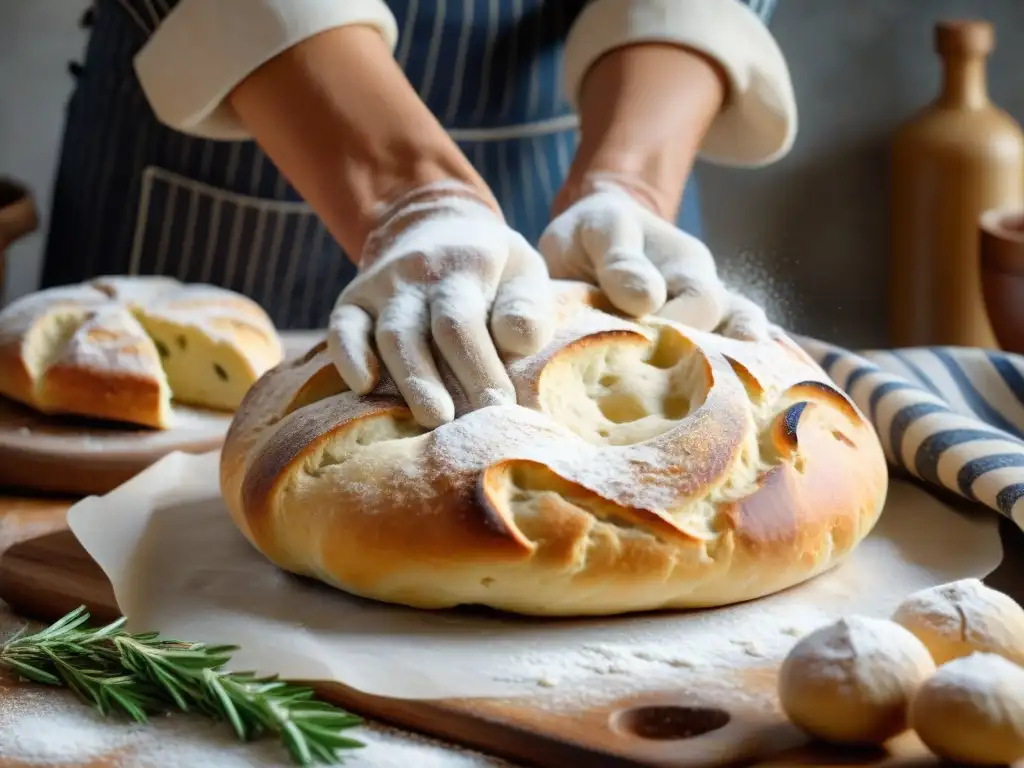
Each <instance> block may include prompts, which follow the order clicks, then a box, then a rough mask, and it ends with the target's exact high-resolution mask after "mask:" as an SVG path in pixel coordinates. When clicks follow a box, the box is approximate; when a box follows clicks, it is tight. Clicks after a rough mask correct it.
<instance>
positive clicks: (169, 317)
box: [0, 276, 283, 429]
mask: <svg viewBox="0 0 1024 768" xmlns="http://www.w3.org/2000/svg"><path fill="white" fill-rule="evenodd" d="M282 354H283V351H282V346H281V341H280V338H279V337H278V335H277V332H276V330H275V329H274V326H273V324H272V322H271V321H270V318H269V317H268V316H267V315H266V313H265V312H264V311H263V310H262V309H261V308H260V307H259V306H258V305H257V304H255V303H254V302H252V301H250V300H249V299H247V298H245V297H244V296H241V295H239V294H236V293H234V292H231V291H226V290H222V289H218V288H214V287H212V286H205V285H183V284H181V283H179V282H177V281H176V280H173V279H171V278H164V277H129V276H113V277H103V278H98V279H96V280H94V281H92V282H90V283H87V284H84V285H78V286H70V287H62V288H54V289H49V290H45V291H40V292H38V293H35V294H32V295H30V296H27V297H24V298H22V299H19V300H18V301H15V302H14V303H12V304H11V305H10V306H8V307H7V308H6V309H4V310H3V312H0V394H2V395H5V396H7V397H10V398H11V399H14V400H17V401H18V402H21V403H23V404H25V405H28V406H30V407H32V408H35V409H36V410H38V411H41V412H43V413H55V414H56V413H60V414H74V415H78V416H84V417H91V418H99V419H107V420H114V421H121V422H127V423H132V424H138V425H141V426H146V427H153V428H158V429H166V428H168V427H170V426H171V425H172V420H173V419H172V415H173V411H172V408H171V401H172V399H174V400H176V401H178V402H181V403H188V404H190V405H195V406H199V407H204V408H211V409H215V410H225V411H232V410H234V409H235V408H237V406H238V404H239V403H240V402H241V400H242V397H243V396H244V395H245V392H246V391H247V390H248V388H249V387H250V386H251V385H252V384H253V382H255V381H256V379H258V378H259V377H260V376H261V375H262V374H263V373H264V372H265V371H266V370H268V369H269V368H271V367H273V366H274V365H276V364H277V363H278V362H280V360H281V357H282Z"/></svg>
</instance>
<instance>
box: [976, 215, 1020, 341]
mask: <svg viewBox="0 0 1024 768" xmlns="http://www.w3.org/2000/svg"><path fill="white" fill-rule="evenodd" d="M979 236H980V240H979V250H980V255H981V287H982V293H983V294H984V297H985V308H986V310H987V311H988V318H989V322H990V323H991V324H992V330H993V331H994V332H995V335H996V338H997V339H998V340H999V346H1000V347H1001V348H1002V349H1004V350H1006V351H1007V352H1016V353H1018V354H1024V208H1002V209H996V210H991V211H986V212H985V213H983V214H982V215H981V219H980V222H979Z"/></svg>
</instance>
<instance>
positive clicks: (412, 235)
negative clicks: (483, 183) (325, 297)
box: [327, 182, 552, 427]
mask: <svg viewBox="0 0 1024 768" xmlns="http://www.w3.org/2000/svg"><path fill="white" fill-rule="evenodd" d="M359 267H360V273H359V275H358V276H357V277H356V278H355V280H353V281H352V283H350V284H349V285H348V286H347V287H346V288H345V290H344V291H343V292H342V294H341V296H339V298H338V302H337V304H336V305H335V308H334V311H333V312H332V314H331V318H330V322H329V328H328V336H327V341H328V348H329V350H330V354H331V358H332V359H333V361H334V363H335V365H336V366H337V367H338V371H339V373H340V374H341V377H342V378H343V379H344V380H345V383H346V384H347V385H348V386H349V387H351V389H352V390H354V391H355V392H357V393H359V394H367V393H369V392H370V391H372V390H373V388H374V387H375V386H376V385H377V382H378V380H379V378H380V367H379V362H380V361H379V360H378V358H377V354H376V353H375V352H374V348H373V347H374V345H373V343H371V342H376V349H377V352H379V354H380V358H381V360H382V361H383V363H384V365H385V366H386V367H387V370H388V372H389V373H390V374H391V377H392V378H393V379H394V380H395V383H396V384H397V385H398V388H399V389H400V390H401V392H402V395H403V396H404V398H405V401H406V403H407V404H408V405H409V408H410V409H411V410H412V414H413V417H414V418H415V419H416V421H417V422H419V423H420V424H422V425H423V426H425V427H435V426H438V425H440V424H443V423H445V422H448V421H451V420H452V419H453V418H454V417H455V405H454V402H453V400H452V396H451V394H450V393H449V392H448V391H447V390H446V388H445V386H444V384H443V383H442V379H441V376H440V373H439V371H438V366H437V362H436V361H435V359H434V357H433V354H432V352H431V345H430V343H429V342H430V340H431V338H432V339H433V341H434V346H435V347H436V349H437V350H438V351H439V352H440V354H441V355H442V356H443V358H444V361H445V363H447V365H448V367H449V368H450V369H451V371H452V373H453V374H454V375H455V377H456V378H457V379H458V381H459V384H460V385H461V386H462V388H463V390H464V392H465V394H466V397H467V398H468V399H469V401H470V404H471V405H472V407H474V408H482V407H485V406H488V405H500V404H508V403H515V401H516V394H515V388H514V387H513V385H512V382H511V380H510V379H509V377H508V374H507V373H506V371H505V366H504V365H503V363H502V360H501V357H500V353H506V354H513V355H525V354H531V353H533V352H535V351H537V350H538V349H540V348H541V347H542V346H543V345H544V344H545V343H546V341H547V340H548V337H549V336H550V333H551V328H550V323H551V310H552V307H551V296H552V294H551V290H550V283H549V279H548V274H547V270H546V268H545V265H544V260H543V259H542V258H541V256H540V254H538V253H537V252H536V251H535V250H534V249H533V248H532V247H530V245H529V243H527V241H526V240H525V239H524V238H523V237H522V236H521V235H519V234H518V233H517V232H515V231H513V230H512V229H511V228H510V227H509V226H508V225H507V224H506V223H505V222H504V221H503V220H502V218H501V217H500V216H499V215H498V214H496V213H495V212H494V211H493V210H492V209H491V208H490V207H489V206H488V205H487V204H486V203H485V202H484V201H483V200H482V199H481V198H480V197H479V196H478V195H477V193H475V192H474V191H473V190H471V189H470V188H469V187H467V186H464V185H462V184H459V183H456V182H443V183H437V184H431V185H428V186H425V187H422V188H420V189H418V190H415V191H413V192H411V193H409V194H407V195H406V196H405V197H403V198H402V199H400V200H399V201H397V202H396V203H394V204H393V205H391V206H390V207H389V209H388V210H387V211H386V212H385V213H384V214H383V215H382V216H381V218H380V220H379V223H378V225H377V227H376V229H375V230H374V231H373V232H372V233H371V235H370V237H369V238H368V239H367V241H366V245H365V247H364V249H363V253H362V258H361V259H360V264H359Z"/></svg>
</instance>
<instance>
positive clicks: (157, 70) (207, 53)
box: [135, 0, 398, 140]
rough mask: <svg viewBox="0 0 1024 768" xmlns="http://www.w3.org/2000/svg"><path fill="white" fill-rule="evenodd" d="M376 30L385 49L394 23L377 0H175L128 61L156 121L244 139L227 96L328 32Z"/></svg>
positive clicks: (391, 41)
mask: <svg viewBox="0 0 1024 768" xmlns="http://www.w3.org/2000/svg"><path fill="white" fill-rule="evenodd" d="M349 24H365V25H369V26H373V27H376V28H377V29H378V30H379V31H380V33H381V35H382V36H383V37H384V39H385V40H387V42H388V44H389V45H390V46H391V49H392V51H393V50H394V48H395V44H396V42H397V39H398V27H397V24H396V22H395V17H394V16H393V15H392V13H391V11H390V9H389V8H388V7H387V5H386V4H385V3H384V0H181V1H180V2H179V3H178V5H177V6H176V7H175V8H174V10H172V11H171V12H170V14H168V16H167V17H166V18H165V19H164V20H163V22H162V23H161V24H160V26H159V27H157V29H156V31H155V32H154V33H153V35H152V37H150V39H149V41H148V42H147V43H146V45H145V46H144V47H143V48H142V50H141V51H139V53H138V55H137V56H136V57H135V72H136V74H137V75H138V77H139V82H140V83H141V84H142V90H143V91H144V92H145V94H146V98H147V99H148V100H149V104H150V106H151V107H152V108H153V111H154V112H155V113H156V115H157V117H158V118H159V119H160V121H161V122H163V123H165V124H166V125H169V126H170V127H172V128H175V129H177V130H179V131H183V132H185V133H190V134H193V135H196V136H202V137H204V138H210V139H235V140H238V139H248V138H250V136H249V134H248V132H247V131H246V130H245V128H244V127H243V126H242V124H241V122H240V121H239V120H238V117H237V115H235V113H234V110H232V109H231V107H230V106H229V105H228V103H227V101H226V99H227V96H228V94H230V93H231V91H232V90H233V89H234V88H235V86H237V85H238V84H239V83H240V82H242V80H244V79H245V78H246V77H247V76H248V75H249V74H251V73H252V72H253V71H255V70H256V69H257V68H258V67H259V66H260V65H261V64H263V63H264V62H266V61H269V60H270V59H272V58H273V57H274V56H276V55H277V54H279V53H281V52H282V51H285V50H287V49H288V48H290V47H292V46H293V45H296V44H297V43H300V42H302V41H303V40H305V39H307V38H310V37H313V36H314V35H317V34H319V33H320V32H324V31H326V30H328V29H332V28H334V27H342V26H346V25H349Z"/></svg>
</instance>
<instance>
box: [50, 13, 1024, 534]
mask: <svg viewBox="0 0 1024 768" xmlns="http://www.w3.org/2000/svg"><path fill="white" fill-rule="evenodd" d="M585 2H586V0H391V2H389V5H390V7H391V9H392V11H393V12H394V14H395V17H396V19H397V20H398V23H399V29H400V31H401V34H400V39H399V44H398V48H397V51H396V55H397V57H398V59H399V61H400V62H401V64H402V66H403V69H404V70H405V72H406V74H407V76H408V77H409V78H410V80H411V82H412V84H413V85H414V87H415V88H416V89H417V90H418V92H419V93H420V95H421V96H422V97H423V99H424V100H425V101H426V103H427V104H428V105H429V106H430V107H431V109H432V111H433V112H434V114H435V115H437V116H438V118H439V119H440V120H441V122H442V124H443V125H445V126H446V127H447V128H448V129H449V130H450V132H451V133H452V135H453V137H454V138H455V139H456V140H457V141H458V143H459V145H460V146H461V147H462V148H463V150H464V151H465V152H466V154H467V156H468V157H469V159H470V160H471V161H472V162H473V164H474V165H475V166H476V168H477V169H478V171H479V172H480V173H481V175H482V176H483V177H484V178H485V179H486V180H487V182H488V183H489V184H490V185H491V187H492V189H493V190H494V193H495V195H496V196H497V198H498V200H499V201H500V202H501V204H502V207H503V209H504V210H505V213H506V215H507V216H508V218H509V219H510V221H511V223H512V225H513V226H514V227H516V228H517V229H519V230H520V231H522V232H523V234H524V235H526V236H527V237H528V238H530V239H531V240H532V241H534V242H536V240H537V238H538V237H539V234H540V232H541V231H542V229H543V227H544V225H545V224H546V223H547V217H548V211H549V209H550V204H551V200H552V198H553V196H554V195H555V193H556V192H557V190H558V187H559V185H560V184H561V182H562V180H563V178H564V177H565V173H566V169H567V167H568V165H569V163H570V161H571V159H572V156H573V152H574V151H575V148H576V132H575V121H574V118H573V116H572V112H571V110H570V108H569V106H568V104H567V103H566V101H565V99H564V94H562V92H561V89H560V84H561V66H562V44H563V41H564V39H565V35H566V32H567V31H568V29H569V26H570V24H571V23H572V21H573V19H574V18H575V17H576V15H577V14H578V13H579V11H580V9H581V8H582V6H583V5H584V4H585ZM174 3H175V0H97V3H96V5H97V8H96V10H95V13H94V14H90V15H91V16H92V17H93V18H92V19H91V20H90V23H91V25H92V26H93V31H92V35H91V37H90V42H89V47H88V52H87V55H86V59H85V64H84V66H83V67H76V68H75V71H76V72H77V74H78V78H79V82H78V86H77V88H76V90H75V92H74V94H73V96H72V98H71V101H70V103H69V104H68V112H67V128H66V132H65V137H64V145H63V150H62V156H61V162H60V170H59V175H58V178H57V183H56V188H55V192H54V202H53V209H52V216H51V221H50V236H49V241H48V246H47V254H46V263H45V268H44V274H43V282H44V285H54V284H60V283H68V282H75V281H79V280H84V279H86V278H89V277H91V276H94V275H96V274H103V273H128V274H131V273H141V274H152V273H159V274H169V275H173V276H177V277H179V278H180V279H183V280H187V281H194V282H214V283H218V284H220V285H223V286H227V287H230V288H233V289H235V290H238V291H241V292H242V293H245V294H247V295H249V296H251V297H253V298H254V299H256V300H257V301H259V302H260V303H261V304H262V305H263V306H264V307H266V308H267V310H268V311H269V312H270V313H271V314H272V316H273V318H274V320H275V322H277V323H278V325H279V326H280V327H282V328H313V327H322V326H323V325H324V324H325V321H326V317H327V315H328V313H329V311H330V308H331V306H332V305H333V302H334V300H335V298H336V297H337V295H338V293H339V292H340V290H341V289H342V287H344V285H345V284H346V283H347V282H348V281H349V280H350V279H351V278H352V275H353V274H354V269H353V267H352V266H351V264H350V263H349V261H348V260H347V259H346V258H345V257H344V256H343V254H342V253H341V251H340V249H339V248H338V246H337V245H336V244H335V243H334V242H332V240H331V238H330V236H329V235H328V234H327V232H326V230H325V229H324V228H323V226H322V225H321V224H320V222H319V220H318V219H317V218H316V217H315V215H313V214H312V213H311V211H310V210H309V208H308V207H307V206H306V205H305V203H303V202H302V201H301V199H300V198H299V196H298V195H297V194H296V192H295V190H294V189H292V188H291V187H290V186H289V185H288V184H287V183H286V182H285V180H284V179H283V178H282V177H281V176H280V174H278V173H277V171H276V169H275V168H274V166H273V165H272V164H271V163H270V162H269V160H268V159H267V158H266V156H265V155H264V154H263V153H262V152H261V151H260V150H259V149H258V148H257V147H256V146H255V145H254V144H253V143H251V142H209V141H204V140H200V139H195V138H191V137H188V136H185V135H183V134H181V133H178V132H176V131H173V130H170V129H168V128H166V127H165V126H163V125H161V124H160V123H159V122H158V121H157V120H156V118H155V117H154V115H153V113H152V111H151V110H150V109H149V107H148V105H147V103H146V100H145V97H144V96H143V94H142V91H141V89H140V87H139V84H138V81H137V80H136V78H135V74H134V71H133V69H132V58H133V56H134V55H135V53H136V52H137V51H138V50H139V49H140V48H141V47H142V45H144V44H145V42H146V40H147V38H148V37H149V35H150V34H151V33H152V31H153V30H154V29H155V28H156V27H157V25H158V24H159V23H160V20H161V19H162V18H163V17H164V16H166V15H167V13H168V12H169V10H170V8H171V7H172V6H173V5H174ZM748 4H749V5H750V6H751V8H752V9H753V10H754V11H755V12H757V13H758V14H759V15H761V17H762V18H763V19H765V20H767V19H768V17H769V16H770V15H771V12H772V10H773V7H774V5H775V0H749V3H748ZM680 225H681V226H682V227H683V228H684V229H687V230H688V231H691V232H694V233H696V234H698V235H699V233H700V230H699V210H698V206H697V196H696V190H695V189H694V188H693V185H692V184H691V185H690V186H689V188H688V189H687V194H686V196H685V199H684V205H683V209H682V213H681V215H680ZM802 343H803V344H804V346H805V348H806V349H807V350H808V351H809V352H810V353H811V354H812V355H813V356H814V357H815V358H816V359H817V360H818V361H819V362H820V363H821V364H822V365H823V366H824V368H825V369H826V370H827V371H828V372H829V373H830V375H831V376H832V377H833V378H834V379H835V380H836V382H837V383H838V384H839V385H840V386H841V387H844V388H845V389H846V391H847V392H848V393H849V394H850V395H851V397H852V398H853V399H854V400H855V401H856V402H857V404H858V406H859V407H860V408H861V409H862V410H863V411H864V412H865V413H866V414H867V415H868V416H869V417H870V418H871V420H872V422H873V423H874V424H875V426H876V429H877V430H878V432H879V435H880V437H881V439H882V443H883V446H884V447H885V451H886V455H887V456H888V458H889V461H890V463H891V464H892V466H894V467H896V468H898V469H901V470H904V471H906V472H908V473H909V474H911V475H913V476H915V477H917V478H920V479H922V480H924V481H926V482H929V483H933V484H936V485H938V486H942V487H944V488H946V489H948V490H950V491H953V492H955V493H957V494H959V495H961V496H963V497H964V498H966V499H969V500H971V501H977V502H980V503H982V504H985V505H987V506H989V507H991V508H992V509H995V510H997V511H999V512H1001V513H1002V514H1003V515H1005V516H1007V517H1011V518H1012V519H1014V520H1015V521H1016V522H1017V523H1018V524H1020V525H1022V526H1024V359H1022V358H1020V357H1017V356H1015V355H1005V354H1002V353H996V352H987V351H982V350H964V349H947V348H936V349H915V350H901V351H895V352H894V351H886V352H871V353H865V354H864V355H863V356H862V355H856V354H854V353H851V352H848V351H846V350H842V349H840V348H838V347H834V346H831V345H828V344H824V343H822V342H818V341H815V340H812V339H804V340H802Z"/></svg>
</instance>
